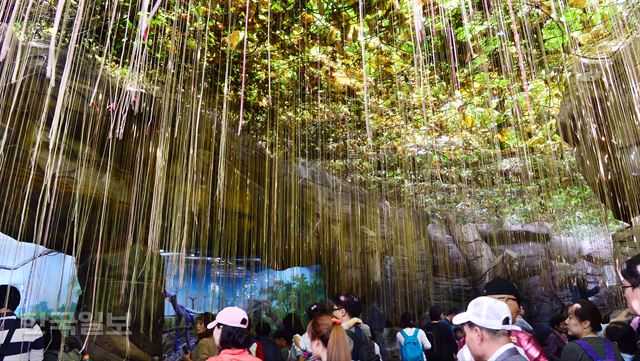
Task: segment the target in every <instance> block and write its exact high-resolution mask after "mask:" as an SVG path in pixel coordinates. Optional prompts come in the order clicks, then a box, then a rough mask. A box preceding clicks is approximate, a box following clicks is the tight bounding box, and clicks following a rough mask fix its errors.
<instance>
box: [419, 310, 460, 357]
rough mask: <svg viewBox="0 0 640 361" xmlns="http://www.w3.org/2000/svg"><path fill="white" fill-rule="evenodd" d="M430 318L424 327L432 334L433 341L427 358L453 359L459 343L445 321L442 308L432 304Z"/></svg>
mask: <svg viewBox="0 0 640 361" xmlns="http://www.w3.org/2000/svg"><path fill="white" fill-rule="evenodd" d="M429 318H430V319H431V321H429V323H427V324H426V325H424V326H423V328H422V329H423V330H424V331H425V333H426V334H427V335H431V338H430V339H431V340H432V341H433V342H432V343H431V348H430V349H429V350H428V351H427V360H441V361H453V360H454V359H455V354H456V351H457V350H458V344H457V343H456V340H455V339H454V338H453V333H452V332H451V329H450V328H449V325H448V324H447V323H445V322H444V321H447V319H446V318H444V314H443V311H442V308H441V307H440V306H431V308H429ZM441 320H442V322H441Z"/></svg>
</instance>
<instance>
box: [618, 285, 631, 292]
mask: <svg viewBox="0 0 640 361" xmlns="http://www.w3.org/2000/svg"><path fill="white" fill-rule="evenodd" d="M619 286H620V289H622V292H624V290H626V289H627V288H633V286H632V285H619Z"/></svg>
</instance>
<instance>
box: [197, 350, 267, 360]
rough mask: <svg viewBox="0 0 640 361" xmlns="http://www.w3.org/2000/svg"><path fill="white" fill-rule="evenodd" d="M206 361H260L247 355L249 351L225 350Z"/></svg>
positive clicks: (249, 354)
mask: <svg viewBox="0 0 640 361" xmlns="http://www.w3.org/2000/svg"><path fill="white" fill-rule="evenodd" d="M207 361H262V360H260V359H259V358H257V357H255V356H253V355H252V354H251V353H249V350H241V349H226V350H222V351H220V353H219V354H218V355H217V356H213V357H209V358H208V359H207Z"/></svg>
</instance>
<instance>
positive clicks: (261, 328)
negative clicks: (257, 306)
mask: <svg viewBox="0 0 640 361" xmlns="http://www.w3.org/2000/svg"><path fill="white" fill-rule="evenodd" d="M270 334H271V325H269V324H268V323H267V322H265V321H260V322H258V323H257V324H256V342H258V343H259V344H260V347H259V349H260V350H261V356H262V357H260V355H259V356H258V358H259V359H261V360H262V361H283V359H282V353H281V352H280V348H279V347H278V345H277V344H276V342H275V341H274V340H273V339H271V338H270V337H269V335H270Z"/></svg>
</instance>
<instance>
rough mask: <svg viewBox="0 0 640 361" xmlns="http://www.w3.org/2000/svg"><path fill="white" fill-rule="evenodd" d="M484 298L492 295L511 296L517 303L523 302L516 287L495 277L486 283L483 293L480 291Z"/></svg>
mask: <svg viewBox="0 0 640 361" xmlns="http://www.w3.org/2000/svg"><path fill="white" fill-rule="evenodd" d="M482 294H483V295H484V296H492V295H511V296H513V297H515V298H516V299H517V300H518V302H521V301H523V300H524V299H523V298H522V295H521V294H520V291H518V287H516V285H515V284H514V283H513V282H511V281H509V280H508V279H506V278H502V277H496V278H494V279H492V280H491V281H489V282H487V284H486V285H484V291H482Z"/></svg>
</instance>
